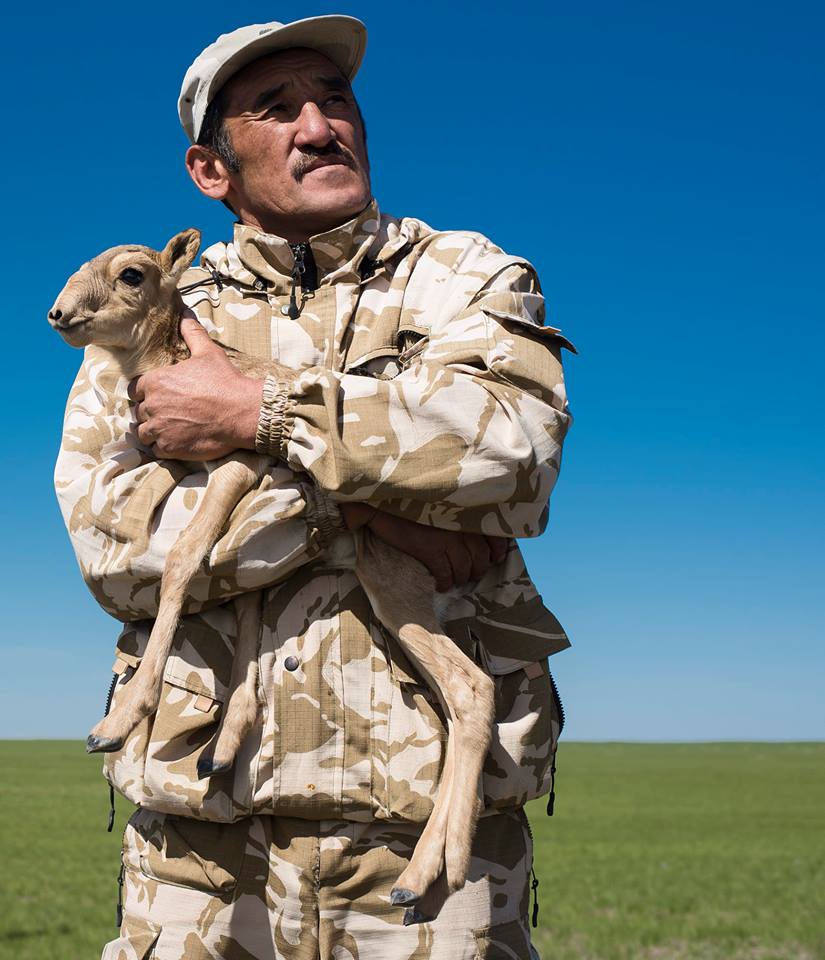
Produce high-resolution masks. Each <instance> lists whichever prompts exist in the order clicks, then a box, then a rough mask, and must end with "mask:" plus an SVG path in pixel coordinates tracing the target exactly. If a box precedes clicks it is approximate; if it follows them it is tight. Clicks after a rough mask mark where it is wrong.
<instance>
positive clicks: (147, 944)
mask: <svg viewBox="0 0 825 960" xmlns="http://www.w3.org/2000/svg"><path fill="white" fill-rule="evenodd" d="M422 826H423V824H410V823H405V822H399V821H372V822H369V823H360V822H355V821H347V820H303V819H296V818H291V817H275V816H254V817H250V818H248V819H246V820H241V821H238V822H237V823H232V824H217V823H209V822H206V821H199V820H192V819H189V818H184V817H174V816H171V815H168V814H158V813H153V812H152V811H149V810H138V811H137V812H136V813H135V814H134V815H133V816H132V818H131V820H130V821H129V824H128V825H127V827H126V832H125V835H124V845H123V868H124V870H123V908H124V914H123V924H122V927H121V932H120V937H119V938H118V939H117V940H113V941H112V942H111V943H109V944H107V945H106V947H105V949H104V951H103V957H102V960H147V958H155V960H505V958H506V960H538V954H537V953H536V952H535V949H534V948H533V946H532V945H531V943H530V934H529V927H528V923H527V909H528V893H529V890H528V887H529V875H530V868H531V865H532V855H533V850H532V839H531V836H530V833H529V827H528V825H527V819H526V815H525V813H524V811H523V810H513V811H506V812H502V813H496V814H493V815H490V816H486V817H483V818H482V819H481V820H480V821H479V827H478V832H477V835H476V838H475V842H474V845H473V852H472V861H471V866H470V874H469V879H468V882H467V885H466V886H465V887H464V888H463V889H462V890H460V891H458V893H454V894H453V895H452V896H449V897H448V896H447V895H446V890H445V889H444V888H443V886H439V885H440V884H441V883H442V881H443V877H442V878H441V880H440V881H439V883H438V884H436V885H435V886H434V888H432V889H431V890H430V891H428V893H427V895H426V898H425V899H423V900H422V901H421V903H420V904H419V908H418V909H419V911H420V912H421V914H422V915H424V916H425V917H426V919H423V920H421V919H419V918H417V917H413V916H409V915H408V916H407V920H408V923H407V924H406V925H405V923H404V919H405V914H404V908H402V907H394V906H392V905H391V904H390V890H391V888H392V886H393V884H394V883H395V881H396V880H397V878H398V876H399V875H400V873H401V871H402V870H403V868H404V866H405V865H406V863H407V862H408V860H409V858H410V856H411V854H412V851H413V849H414V847H415V843H416V840H417V839H418V836H419V834H420V831H421V829H422ZM409 921H413V922H409Z"/></svg>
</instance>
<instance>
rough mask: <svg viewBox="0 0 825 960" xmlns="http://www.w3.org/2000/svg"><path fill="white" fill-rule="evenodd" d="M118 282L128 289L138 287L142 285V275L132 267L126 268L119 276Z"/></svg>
mask: <svg viewBox="0 0 825 960" xmlns="http://www.w3.org/2000/svg"><path fill="white" fill-rule="evenodd" d="M119 279H120V280H122V281H123V282H124V283H126V284H128V285H129V286H130V287H139V286H140V285H141V283H143V274H142V273H141V272H140V270H136V269H135V268H134V267H127V268H126V269H125V270H124V271H123V272H122V273H121V274H120V278H119Z"/></svg>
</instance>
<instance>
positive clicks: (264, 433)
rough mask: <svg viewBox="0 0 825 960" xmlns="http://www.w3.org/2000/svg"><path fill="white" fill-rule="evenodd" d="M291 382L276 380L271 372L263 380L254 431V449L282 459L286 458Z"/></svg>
mask: <svg viewBox="0 0 825 960" xmlns="http://www.w3.org/2000/svg"><path fill="white" fill-rule="evenodd" d="M291 386H292V385H291V384H290V383H289V382H288V381H286V380H276V379H275V377H273V376H272V375H271V374H270V375H269V376H268V377H267V378H266V379H265V380H264V389H263V395H262V397H261V412H260V415H259V417H258V429H257V431H256V433H255V449H256V450H257V451H258V453H264V454H266V455H267V456H270V457H275V458H276V459H279V460H283V459H285V458H286V446H285V444H286V440H287V439H288V437H287V436H286V430H285V428H286V419H287V412H288V410H289V408H290V406H291V402H290V396H289V394H290V388H291Z"/></svg>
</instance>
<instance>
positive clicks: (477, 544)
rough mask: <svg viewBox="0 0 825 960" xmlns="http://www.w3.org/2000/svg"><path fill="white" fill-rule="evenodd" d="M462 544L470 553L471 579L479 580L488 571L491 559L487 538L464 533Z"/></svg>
mask: <svg viewBox="0 0 825 960" xmlns="http://www.w3.org/2000/svg"><path fill="white" fill-rule="evenodd" d="M464 543H465V544H466V546H467V549H468V550H469V551H470V560H471V562H472V569H471V571H470V573H471V579H473V580H480V579H481V578H482V577H483V576H484V574H485V573H487V571H488V570H489V569H490V564H491V563H492V557H491V554H490V546H489V544H488V543H487V538H486V537H482V536H481V534H478V533H465V534H464Z"/></svg>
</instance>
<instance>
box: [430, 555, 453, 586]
mask: <svg viewBox="0 0 825 960" xmlns="http://www.w3.org/2000/svg"><path fill="white" fill-rule="evenodd" d="M426 566H427V569H428V570H429V571H430V573H431V574H432V576H433V580H435V589H436V590H437V591H438V592H439V593H443V592H444V591H445V590H449V589H451V588H452V587H454V586H455V582H454V580H453V568H452V566H451V564H450V561H449V560H448V559H447V556H446V554H443V553H442V554H441V555H440V556H439V557H434V558H433V559H431V560H430V561H429V562H428V563H427V564H426Z"/></svg>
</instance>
